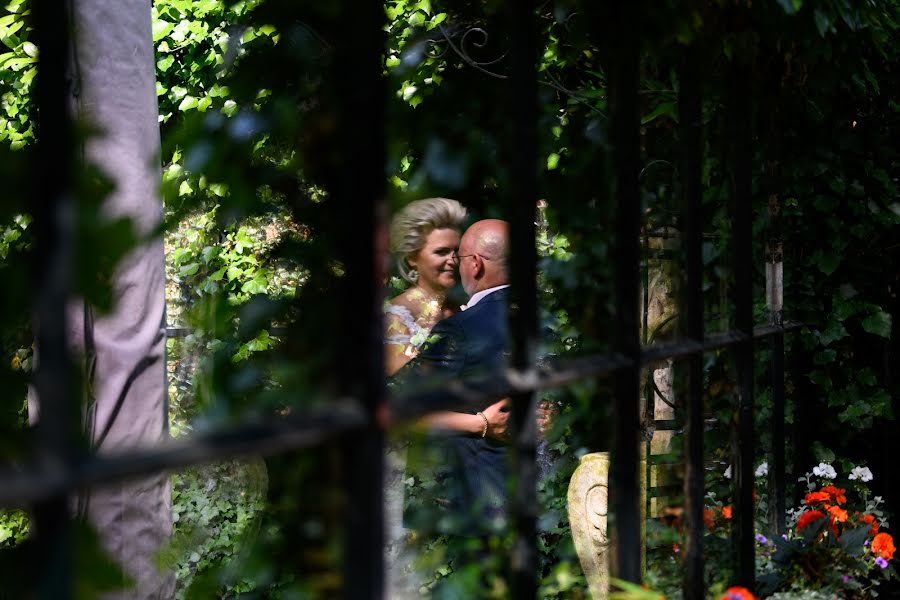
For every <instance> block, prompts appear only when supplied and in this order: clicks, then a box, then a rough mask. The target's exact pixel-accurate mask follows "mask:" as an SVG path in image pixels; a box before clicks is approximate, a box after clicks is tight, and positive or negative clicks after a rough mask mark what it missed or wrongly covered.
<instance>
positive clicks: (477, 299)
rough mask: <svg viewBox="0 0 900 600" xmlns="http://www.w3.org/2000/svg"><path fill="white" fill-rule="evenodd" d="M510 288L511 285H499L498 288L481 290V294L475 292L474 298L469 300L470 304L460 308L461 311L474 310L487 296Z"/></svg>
mask: <svg viewBox="0 0 900 600" xmlns="http://www.w3.org/2000/svg"><path fill="white" fill-rule="evenodd" d="M508 287H509V284H506V285H498V286H497V287H492V288H488V289H486V290H481V291H480V292H475V293H474V294H473V295H472V297H471V298H469V303H468V304H463V305H462V306H460V307H459V309H460V310H468V309H470V308H472V307H473V306H475V305H476V304H478V303H479V302H480V301H481V299H482V298H484V297H485V296H487V295H488V294H493V293H494V292H496V291H498V290H502V289H504V288H508Z"/></svg>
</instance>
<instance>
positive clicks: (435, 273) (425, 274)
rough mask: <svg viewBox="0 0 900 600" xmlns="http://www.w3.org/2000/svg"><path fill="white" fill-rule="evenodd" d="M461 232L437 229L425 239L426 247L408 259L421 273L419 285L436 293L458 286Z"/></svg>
mask: <svg viewBox="0 0 900 600" xmlns="http://www.w3.org/2000/svg"><path fill="white" fill-rule="evenodd" d="M458 249H459V232H458V231H456V230H455V229H435V230H433V231H432V232H431V233H429V234H428V237H426V238H425V245H424V246H423V247H422V249H421V250H419V251H418V252H417V253H415V254H414V255H413V256H411V257H410V258H408V259H407V262H408V263H409V265H410V266H411V267H413V268H414V269H416V270H417V271H418V272H419V279H418V282H417V283H418V285H420V286H421V287H423V288H425V289H427V290H432V291H435V292H444V291H447V290H449V289H450V288H452V287H453V286H454V285H455V284H456V251H457V250H458Z"/></svg>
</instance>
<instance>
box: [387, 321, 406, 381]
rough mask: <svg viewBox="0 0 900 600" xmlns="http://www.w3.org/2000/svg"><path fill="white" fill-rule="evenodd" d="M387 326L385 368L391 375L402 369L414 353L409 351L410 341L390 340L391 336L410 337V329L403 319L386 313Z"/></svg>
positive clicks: (388, 374)
mask: <svg viewBox="0 0 900 600" xmlns="http://www.w3.org/2000/svg"><path fill="white" fill-rule="evenodd" d="M385 327H386V328H387V334H386V335H385V343H384V370H385V372H386V373H387V376H388V377H390V376H391V375H393V374H394V373H396V372H397V371H399V370H400V368H401V367H402V366H403V365H405V364H406V363H408V362H409V361H410V360H412V353H411V352H409V351H408V350H409V347H410V346H409V343H399V342H391V341H388V340H390V339H391V338H398V337H401V338H402V337H405V338H406V339H407V340H408V339H409V329H408V328H407V327H406V325H404V324H403V321H402V320H401V319H400V317H398V316H397V315H394V314H388V315H385Z"/></svg>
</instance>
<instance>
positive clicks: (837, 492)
mask: <svg viewBox="0 0 900 600" xmlns="http://www.w3.org/2000/svg"><path fill="white" fill-rule="evenodd" d="M846 491H847V490H844V489H842V488H837V487H834V486H833V485H826V486H825V487H823V488H822V489H821V490H819V492H820V493H823V492H824V493H825V494H828V495H829V496H830V497H831V499H832V500H834V501H835V502H836V503H837V504H843V503H844V502H846V501H847V496H846Z"/></svg>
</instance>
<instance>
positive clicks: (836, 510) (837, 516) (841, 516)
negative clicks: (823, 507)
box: [828, 506, 847, 523]
mask: <svg viewBox="0 0 900 600" xmlns="http://www.w3.org/2000/svg"><path fill="white" fill-rule="evenodd" d="M828 512H829V513H831V518H832V520H833V521H837V522H838V523H846V522H847V511H846V510H844V509H843V508H841V507H840V506H829V507H828Z"/></svg>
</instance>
